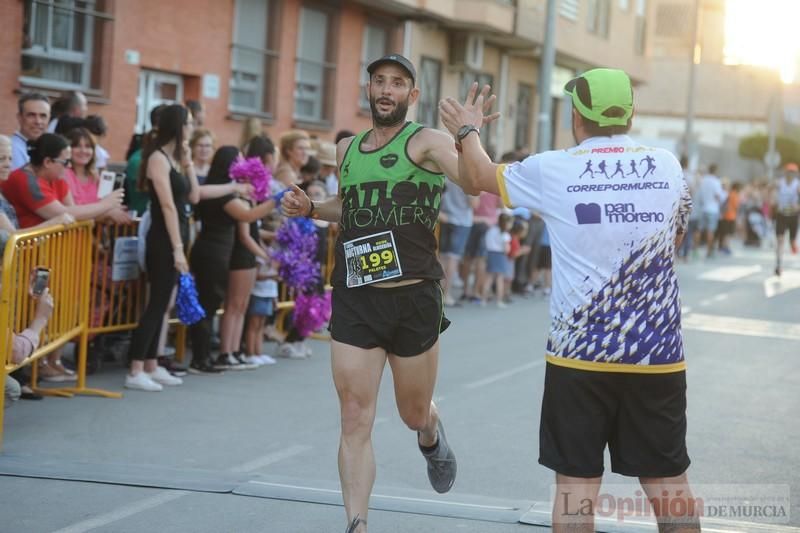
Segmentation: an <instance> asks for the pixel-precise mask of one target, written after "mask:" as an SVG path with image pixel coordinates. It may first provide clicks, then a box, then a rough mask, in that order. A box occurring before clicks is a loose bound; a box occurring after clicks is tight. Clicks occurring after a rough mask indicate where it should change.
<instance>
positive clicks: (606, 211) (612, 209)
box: [575, 202, 665, 225]
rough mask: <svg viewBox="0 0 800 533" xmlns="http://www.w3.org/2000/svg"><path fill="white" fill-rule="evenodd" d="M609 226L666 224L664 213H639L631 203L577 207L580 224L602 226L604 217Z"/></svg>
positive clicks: (580, 205) (576, 215)
mask: <svg viewBox="0 0 800 533" xmlns="http://www.w3.org/2000/svg"><path fill="white" fill-rule="evenodd" d="M604 215H605V219H606V221H607V222H608V223H609V224H636V223H642V222H664V219H665V217H664V213H659V212H658V211H637V210H636V206H635V205H634V204H632V203H630V202H628V203H617V204H603V207H602V208H601V207H600V204H595V203H588V204H577V205H576V206H575V218H576V219H577V221H578V224H581V225H583V224H600V223H601V222H602V221H603V216H604Z"/></svg>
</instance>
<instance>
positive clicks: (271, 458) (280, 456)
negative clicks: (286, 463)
mask: <svg viewBox="0 0 800 533" xmlns="http://www.w3.org/2000/svg"><path fill="white" fill-rule="evenodd" d="M309 450H311V446H305V445H302V444H295V445H294V446H289V447H288V448H286V449H285V450H278V451H277V452H273V453H269V454H267V455H265V456H263V457H259V458H257V459H254V460H252V461H249V462H247V463H244V464H242V465H239V466H234V467H233V468H231V469H230V470H229V471H230V472H252V471H253V470H258V469H259V468H264V467H265V466H269V465H271V464H275V463H278V462H280V461H283V460H284V459H289V458H290V457H294V456H295V455H300V454H301V453H305V452H307V451H309Z"/></svg>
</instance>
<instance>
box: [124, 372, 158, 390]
mask: <svg viewBox="0 0 800 533" xmlns="http://www.w3.org/2000/svg"><path fill="white" fill-rule="evenodd" d="M125 388H126V389H135V390H142V391H146V392H159V391H161V390H164V387H162V386H161V385H160V384H158V383H156V382H155V381H153V379H152V378H151V377H150V376H149V375H148V374H147V373H146V372H139V373H138V374H135V375H133V376H132V375H130V374H126V375H125Z"/></svg>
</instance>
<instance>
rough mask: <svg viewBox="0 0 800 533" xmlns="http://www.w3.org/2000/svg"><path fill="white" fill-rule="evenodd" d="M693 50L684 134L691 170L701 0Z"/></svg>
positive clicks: (697, 3) (696, 0)
mask: <svg viewBox="0 0 800 533" xmlns="http://www.w3.org/2000/svg"><path fill="white" fill-rule="evenodd" d="M692 20H693V22H694V24H693V25H692V49H691V53H690V58H689V88H688V91H687V96H686V130H685V131H684V134H683V139H684V144H685V145H686V158H687V159H688V160H689V166H690V168H693V167H694V165H695V162H694V158H695V156H696V153H695V152H696V150H697V147H696V146H695V142H694V95H695V87H696V85H697V64H698V63H699V62H700V53H701V50H700V47H699V45H698V42H697V37H698V36H697V33H698V27H699V26H700V0H694V13H693V18H692Z"/></svg>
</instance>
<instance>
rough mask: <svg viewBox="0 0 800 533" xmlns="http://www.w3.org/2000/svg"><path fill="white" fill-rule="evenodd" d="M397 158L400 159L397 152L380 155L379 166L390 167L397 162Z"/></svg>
mask: <svg viewBox="0 0 800 533" xmlns="http://www.w3.org/2000/svg"><path fill="white" fill-rule="evenodd" d="M398 159H400V158H399V157H398V156H397V154H386V155H385V156H383V157H381V166H382V167H383V168H392V167H393V166H394V165H395V163H397V161H398Z"/></svg>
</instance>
